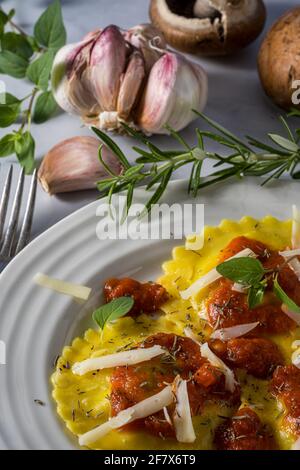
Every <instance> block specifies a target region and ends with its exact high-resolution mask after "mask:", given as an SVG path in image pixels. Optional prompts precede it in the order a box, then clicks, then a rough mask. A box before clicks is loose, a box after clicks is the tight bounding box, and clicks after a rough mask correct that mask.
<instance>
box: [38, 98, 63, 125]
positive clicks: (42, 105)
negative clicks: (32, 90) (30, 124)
mask: <svg viewBox="0 0 300 470" xmlns="http://www.w3.org/2000/svg"><path fill="white" fill-rule="evenodd" d="M56 110H57V103H56V101H55V99H54V97H53V95H52V92H51V91H44V92H43V93H41V94H40V95H39V96H38V97H37V100H36V102H35V106H34V111H33V121H34V122H35V123H36V124H41V123H42V122H45V121H47V119H49V118H50V117H51V116H52V115H53V114H54V113H55V111H56Z"/></svg>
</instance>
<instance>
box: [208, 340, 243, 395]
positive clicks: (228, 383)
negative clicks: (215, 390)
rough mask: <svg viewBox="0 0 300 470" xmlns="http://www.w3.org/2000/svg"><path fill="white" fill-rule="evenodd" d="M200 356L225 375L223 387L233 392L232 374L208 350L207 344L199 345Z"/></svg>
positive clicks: (234, 382) (233, 380)
mask: <svg viewBox="0 0 300 470" xmlns="http://www.w3.org/2000/svg"><path fill="white" fill-rule="evenodd" d="M201 356H202V357H205V358H206V359H207V360H208V361H209V362H210V363H211V365H213V366H214V367H216V368H217V369H219V370H220V371H221V372H223V374H224V375H225V387H226V388H227V390H229V391H230V392H234V389H235V386H236V380H235V377H234V373H233V371H232V370H231V369H229V367H227V366H226V364H224V362H223V361H221V359H220V358H219V357H218V356H216V355H215V353H213V352H212V350H211V349H210V348H209V346H208V343H204V344H202V345H201Z"/></svg>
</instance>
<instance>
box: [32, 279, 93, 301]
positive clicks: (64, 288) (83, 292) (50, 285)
mask: <svg viewBox="0 0 300 470" xmlns="http://www.w3.org/2000/svg"><path fill="white" fill-rule="evenodd" d="M33 280H34V282H35V283H36V284H38V285H39V286H42V287H46V288H47V289H51V290H54V291H55V292H59V293H60V294H64V295H69V296H70V297H74V298H75V299H79V300H87V299H88V298H89V296H90V293H91V291H92V289H91V288H90V287H86V286H81V285H79V284H73V283H71V282H65V281H61V280H59V279H54V278H52V277H49V276H47V275H46V274H42V273H38V274H36V275H35V276H34V278H33Z"/></svg>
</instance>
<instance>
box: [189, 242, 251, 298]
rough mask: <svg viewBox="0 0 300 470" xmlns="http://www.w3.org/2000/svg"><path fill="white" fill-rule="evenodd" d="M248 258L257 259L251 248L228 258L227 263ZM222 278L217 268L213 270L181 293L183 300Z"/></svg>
mask: <svg viewBox="0 0 300 470" xmlns="http://www.w3.org/2000/svg"><path fill="white" fill-rule="evenodd" d="M248 256H251V257H254V258H256V254H255V253H254V252H253V251H252V250H250V248H246V249H245V250H242V251H240V252H239V253H237V254H236V255H234V256H232V257H231V258H228V259H227V260H226V261H229V260H230V259H234V258H244V257H245V258H246V257H248ZM221 277H223V276H222V274H219V273H218V271H217V270H216V268H213V269H212V270H211V271H209V272H208V273H207V274H205V276H203V277H201V278H200V279H198V280H197V281H195V282H194V283H193V284H192V285H191V286H190V287H189V288H188V289H186V290H183V291H181V292H180V295H181V298H182V299H184V300H187V299H189V298H190V297H192V296H193V295H196V294H198V292H200V291H201V290H202V289H204V288H205V287H207V286H209V285H210V284H212V283H213V282H215V281H217V280H218V279H220V278H221Z"/></svg>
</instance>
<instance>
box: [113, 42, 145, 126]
mask: <svg viewBox="0 0 300 470" xmlns="http://www.w3.org/2000/svg"><path fill="white" fill-rule="evenodd" d="M145 75H146V72H145V64H144V59H143V57H142V55H141V53H140V52H139V51H135V52H133V53H132V55H131V57H130V59H129V63H128V65H127V69H126V72H125V74H124V76H123V77H122V81H121V86H120V91H119V95H118V105H117V111H118V116H119V118H120V119H124V120H127V119H128V118H129V116H130V113H131V111H132V109H133V108H134V106H135V104H136V103H137V99H138V98H139V97H140V95H141V87H142V83H143V81H144V78H145Z"/></svg>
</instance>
